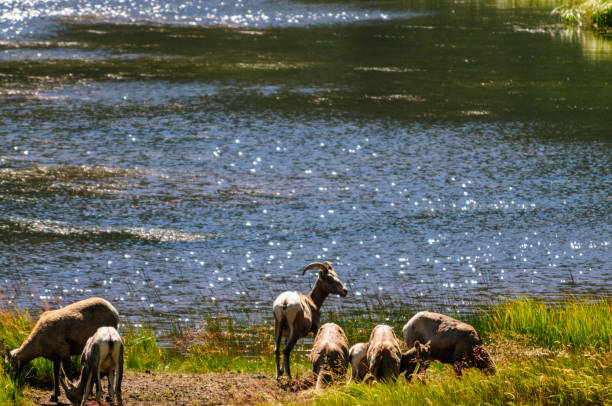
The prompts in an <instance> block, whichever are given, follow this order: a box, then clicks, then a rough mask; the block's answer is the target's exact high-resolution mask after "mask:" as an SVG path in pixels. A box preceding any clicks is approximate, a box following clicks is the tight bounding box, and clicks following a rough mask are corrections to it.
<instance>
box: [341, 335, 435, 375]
mask: <svg viewBox="0 0 612 406" xmlns="http://www.w3.org/2000/svg"><path fill="white" fill-rule="evenodd" d="M367 352H368V343H357V344H355V345H354V346H352V347H351V348H350V350H349V361H350V363H351V367H352V371H351V379H353V380H355V381H361V380H363V378H365V376H366V375H367V374H368V372H369V369H370V368H369V367H368V363H367ZM422 362H423V360H422V358H421V354H420V353H419V352H418V351H417V350H416V349H415V348H411V349H409V350H408V351H406V352H403V353H402V357H401V360H400V368H399V373H400V374H402V373H403V372H405V373H406V379H408V380H410V379H411V378H412V374H413V373H414V370H415V368H416V367H417V365H419V364H420V363H421V364H422ZM419 371H421V368H419Z"/></svg>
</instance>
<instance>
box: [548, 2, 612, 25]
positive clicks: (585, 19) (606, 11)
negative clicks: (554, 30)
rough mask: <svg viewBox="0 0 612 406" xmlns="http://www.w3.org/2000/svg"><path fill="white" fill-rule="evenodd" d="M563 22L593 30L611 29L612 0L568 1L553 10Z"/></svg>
mask: <svg viewBox="0 0 612 406" xmlns="http://www.w3.org/2000/svg"><path fill="white" fill-rule="evenodd" d="M553 14H558V15H560V16H561V18H562V19H563V22H564V23H566V24H570V25H578V26H580V27H585V28H592V29H595V30H609V29H612V0H587V1H584V2H582V3H573V2H572V3H569V4H564V5H562V6H559V7H557V8H555V9H554V10H553Z"/></svg>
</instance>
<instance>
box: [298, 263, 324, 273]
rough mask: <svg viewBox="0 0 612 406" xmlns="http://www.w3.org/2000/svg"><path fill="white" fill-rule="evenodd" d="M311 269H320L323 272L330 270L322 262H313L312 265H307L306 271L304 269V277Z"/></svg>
mask: <svg viewBox="0 0 612 406" xmlns="http://www.w3.org/2000/svg"><path fill="white" fill-rule="evenodd" d="M310 268H319V269H320V270H322V271H327V270H328V269H327V267H326V266H325V264H322V263H320V262H313V263H310V264H308V265H306V266H305V267H304V269H302V275H304V274H305V273H306V271H307V270H309V269H310Z"/></svg>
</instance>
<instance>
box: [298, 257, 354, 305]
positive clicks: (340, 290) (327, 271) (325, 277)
mask: <svg viewBox="0 0 612 406" xmlns="http://www.w3.org/2000/svg"><path fill="white" fill-rule="evenodd" d="M311 268H318V269H319V281H320V283H321V284H322V285H321V286H322V287H323V289H324V290H325V291H326V292H327V293H335V294H337V295H340V296H342V297H344V296H346V295H347V293H348V290H347V289H346V286H344V283H342V281H341V280H340V278H338V275H337V274H336V272H335V271H334V270H333V268H332V266H331V264H330V263H329V262H327V261H325V262H323V263H321V262H313V263H311V264H308V265H306V266H305V267H304V269H302V275H304V274H305V273H306V271H307V270H309V269H311Z"/></svg>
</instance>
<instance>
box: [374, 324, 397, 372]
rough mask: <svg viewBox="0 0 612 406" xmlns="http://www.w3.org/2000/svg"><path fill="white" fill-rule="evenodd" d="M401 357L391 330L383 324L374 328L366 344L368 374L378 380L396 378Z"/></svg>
mask: <svg viewBox="0 0 612 406" xmlns="http://www.w3.org/2000/svg"><path fill="white" fill-rule="evenodd" d="M401 357H402V355H401V352H400V348H399V344H398V342H397V338H396V337H395V333H394V332H393V329H392V328H391V327H389V326H386V325H383V324H381V325H378V326H376V327H375V328H374V330H372V334H370V340H369V342H368V351H367V363H368V368H369V369H370V373H371V374H372V375H373V376H374V377H375V378H376V379H378V380H385V379H390V378H395V377H397V376H398V375H399V372H400V363H401Z"/></svg>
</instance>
